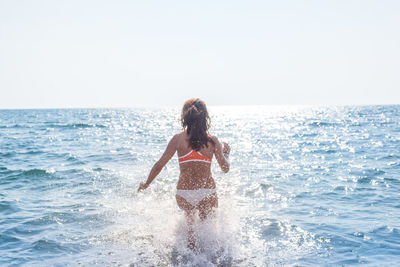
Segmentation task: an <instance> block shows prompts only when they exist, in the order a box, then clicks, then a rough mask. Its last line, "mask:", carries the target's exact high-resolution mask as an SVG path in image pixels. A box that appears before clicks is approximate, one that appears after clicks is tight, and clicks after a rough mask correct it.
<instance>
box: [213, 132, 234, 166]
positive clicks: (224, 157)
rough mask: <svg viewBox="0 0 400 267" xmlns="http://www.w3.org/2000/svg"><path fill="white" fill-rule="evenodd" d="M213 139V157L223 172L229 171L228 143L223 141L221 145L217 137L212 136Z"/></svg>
mask: <svg viewBox="0 0 400 267" xmlns="http://www.w3.org/2000/svg"><path fill="white" fill-rule="evenodd" d="M213 141H214V143H215V150H214V154H215V158H216V159H217V162H218V164H219V166H220V167H221V170H222V171H223V172H225V173H227V172H228V171H229V166H230V164H229V153H230V151H231V149H230V147H229V145H228V144H227V143H223V144H224V147H222V144H221V143H220V142H219V141H218V138H217V137H214V138H213Z"/></svg>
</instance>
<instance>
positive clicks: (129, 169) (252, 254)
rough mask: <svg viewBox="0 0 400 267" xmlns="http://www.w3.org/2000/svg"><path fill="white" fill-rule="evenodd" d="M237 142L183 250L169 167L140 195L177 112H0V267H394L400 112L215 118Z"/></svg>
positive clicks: (246, 110) (220, 131) (239, 110)
mask: <svg viewBox="0 0 400 267" xmlns="http://www.w3.org/2000/svg"><path fill="white" fill-rule="evenodd" d="M209 112H210V114H211V119H212V128H211V130H210V132H211V133H212V134H214V135H217V136H218V137H219V139H220V140H222V141H226V142H228V143H229V144H230V145H231V148H232V153H231V171H230V172H229V173H228V174H224V173H222V172H221V171H220V170H219V169H218V166H216V164H215V160H214V163H213V165H212V169H213V174H214V178H215V180H216V182H217V190H218V195H219V198H220V207H219V210H218V214H217V215H218V216H217V218H216V219H215V220H212V221H209V222H199V223H198V226H197V229H196V231H197V238H198V240H199V244H201V249H200V250H199V251H197V252H196V253H193V252H192V251H190V250H188V249H187V247H186V236H185V232H186V231H185V223H184V218H183V214H182V212H181V211H180V210H179V209H178V208H177V206H176V203H175V197H174V195H175V186H176V182H177V177H178V174H179V170H178V164H177V157H176V155H175V156H174V158H173V159H172V160H171V161H170V162H169V163H168V164H167V166H166V167H165V169H164V170H163V171H162V172H161V173H160V175H159V176H158V177H157V179H156V180H155V182H154V183H153V184H152V185H151V187H150V188H149V189H148V190H147V191H145V192H144V193H142V194H136V188H137V186H138V183H139V182H140V181H142V180H145V179H146V177H147V175H148V172H149V170H150V168H151V167H152V164H154V162H155V161H156V160H157V159H158V158H159V157H160V156H161V154H162V152H163V150H164V149H165V147H166V144H167V142H168V140H169V139H170V138H171V137H172V136H173V134H174V133H176V132H178V131H180V125H179V109H70V110H0V252H1V253H0V265H2V266H4V265H5V266H8V265H12V266H18V265H25V266H65V265H70V266H76V265H79V264H81V265H83V266H91V265H95V264H98V265H100V266H117V265H122V266H155V265H157V266H171V265H172V266H173V265H175V266H193V265H197V266H214V265H219V266H230V265H232V266H280V265H284V266H313V265H316V266H318V265H353V264H364V265H371V266H385V265H387V266H389V265H393V266H394V265H396V264H398V263H399V262H400V202H399V199H400V106H365V107H210V108H209Z"/></svg>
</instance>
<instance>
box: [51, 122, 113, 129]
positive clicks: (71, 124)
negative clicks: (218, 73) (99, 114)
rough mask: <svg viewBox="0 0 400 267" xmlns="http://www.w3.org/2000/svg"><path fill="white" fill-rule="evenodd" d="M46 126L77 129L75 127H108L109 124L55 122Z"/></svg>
mask: <svg viewBox="0 0 400 267" xmlns="http://www.w3.org/2000/svg"><path fill="white" fill-rule="evenodd" d="M45 126H46V128H67V129H75V128H107V126H105V125H103V124H89V123H53V124H47V125H45Z"/></svg>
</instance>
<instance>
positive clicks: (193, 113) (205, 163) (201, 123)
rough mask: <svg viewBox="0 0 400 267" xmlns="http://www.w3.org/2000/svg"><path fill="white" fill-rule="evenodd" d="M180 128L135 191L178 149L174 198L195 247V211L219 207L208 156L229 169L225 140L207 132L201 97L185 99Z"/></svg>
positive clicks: (202, 214)
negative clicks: (177, 175) (177, 177)
mask: <svg viewBox="0 0 400 267" xmlns="http://www.w3.org/2000/svg"><path fill="white" fill-rule="evenodd" d="M181 123H182V127H183V130H182V132H180V133H178V134H176V135H175V136H174V137H172V139H171V140H170V141H169V143H168V146H167V148H166V150H165V152H164V154H163V155H162V156H161V158H160V159H159V160H158V161H157V162H156V163H155V164H154V166H153V168H152V169H151V171H150V174H149V176H148V178H147V181H146V182H145V183H140V186H139V189H138V192H140V191H142V190H144V189H146V188H147V187H149V185H150V183H151V182H152V181H153V180H154V178H156V176H157V175H158V174H159V173H160V171H161V170H162V168H163V167H164V166H165V164H167V162H168V161H169V160H170V159H171V158H172V156H173V155H174V154H175V152H178V161H179V169H180V175H179V181H178V185H177V187H176V188H177V190H176V202H177V204H178V206H179V208H180V209H182V210H183V211H184V212H185V216H186V219H187V223H188V228H189V234H188V246H189V247H190V248H191V249H193V248H194V247H195V244H194V238H193V228H192V224H193V223H194V220H195V216H196V211H198V214H199V217H200V219H201V220H204V219H206V218H207V217H208V216H209V215H211V214H213V209H214V208H217V207H218V197H217V192H216V188H215V181H214V179H213V178H212V175H211V160H212V157H213V155H215V158H216V159H217V162H218V164H219V166H220V167H221V169H222V171H223V172H225V173H226V172H228V171H229V161H228V158H229V152H230V147H229V145H228V144H226V143H223V145H224V146H223V147H222V145H221V143H220V142H219V141H218V139H217V138H216V137H215V136H212V135H210V134H209V133H208V129H209V127H210V117H209V116H208V112H207V107H206V104H205V103H204V102H203V101H202V100H200V99H198V98H197V99H189V100H187V101H186V102H185V104H184V105H183V109H182V114H181Z"/></svg>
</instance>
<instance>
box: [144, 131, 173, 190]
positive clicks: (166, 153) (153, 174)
mask: <svg viewBox="0 0 400 267" xmlns="http://www.w3.org/2000/svg"><path fill="white" fill-rule="evenodd" d="M176 145H177V135H175V136H174V137H172V139H171V140H170V141H169V143H168V146H167V148H166V149H165V151H164V154H163V155H162V156H161V158H160V159H159V160H158V161H157V162H156V163H155V164H154V166H153V168H151V171H150V173H149V176H148V178H147V181H146V182H145V183H143V182H141V183H140V186H139V188H138V190H137V191H138V192H140V191H142V190H144V189H146V188H147V187H149V185H150V184H151V182H152V181H153V180H154V179H155V178H156V177H157V175H158V174H159V173H160V172H161V170H162V169H163V168H164V166H165V164H167V162H168V161H169V160H170V159H171V158H172V156H173V155H174V154H175V152H176Z"/></svg>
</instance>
